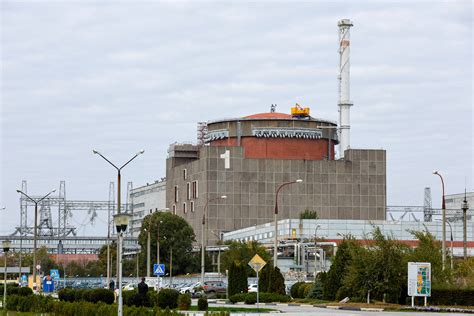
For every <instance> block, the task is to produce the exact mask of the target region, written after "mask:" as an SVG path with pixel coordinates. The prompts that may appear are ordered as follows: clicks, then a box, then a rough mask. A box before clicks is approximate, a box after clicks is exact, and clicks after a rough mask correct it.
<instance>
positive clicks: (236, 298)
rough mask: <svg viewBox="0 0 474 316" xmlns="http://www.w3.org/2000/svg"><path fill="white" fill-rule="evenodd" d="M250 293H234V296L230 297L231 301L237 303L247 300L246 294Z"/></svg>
mask: <svg viewBox="0 0 474 316" xmlns="http://www.w3.org/2000/svg"><path fill="white" fill-rule="evenodd" d="M247 294H249V293H241V294H234V295H232V296H230V297H229V301H230V302H231V303H232V304H235V303H237V302H243V301H245V296H246V295H247Z"/></svg>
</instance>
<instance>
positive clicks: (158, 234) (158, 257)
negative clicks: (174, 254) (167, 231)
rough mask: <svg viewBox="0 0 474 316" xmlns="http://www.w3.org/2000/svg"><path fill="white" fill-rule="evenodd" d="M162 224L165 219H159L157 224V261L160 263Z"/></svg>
mask: <svg viewBox="0 0 474 316" xmlns="http://www.w3.org/2000/svg"><path fill="white" fill-rule="evenodd" d="M160 224H163V221H159V223H158V226H157V230H158V233H157V236H156V263H157V264H160Z"/></svg>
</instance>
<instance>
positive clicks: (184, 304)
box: [178, 293, 191, 311]
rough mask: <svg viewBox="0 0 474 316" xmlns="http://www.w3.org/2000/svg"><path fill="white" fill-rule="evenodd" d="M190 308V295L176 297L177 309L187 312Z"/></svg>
mask: <svg viewBox="0 0 474 316" xmlns="http://www.w3.org/2000/svg"><path fill="white" fill-rule="evenodd" d="M190 307H191V295H189V293H187V294H180V295H179V297H178V308H179V309H180V310H182V311H187V310H189V308H190Z"/></svg>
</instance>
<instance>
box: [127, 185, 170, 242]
mask: <svg viewBox="0 0 474 316" xmlns="http://www.w3.org/2000/svg"><path fill="white" fill-rule="evenodd" d="M129 195H130V196H129V201H130V202H131V204H132V206H131V208H132V219H131V221H130V229H129V232H130V234H131V236H132V237H138V235H139V234H140V229H141V227H142V221H143V218H144V217H145V216H147V215H148V214H151V213H154V212H160V211H165V210H166V207H165V202H166V201H165V200H166V179H164V178H163V179H161V180H157V181H155V182H154V183H151V184H149V183H147V184H146V185H144V186H141V187H138V188H134V189H132V190H130V192H129Z"/></svg>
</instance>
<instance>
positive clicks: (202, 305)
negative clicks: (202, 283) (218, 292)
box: [198, 297, 209, 311]
mask: <svg viewBox="0 0 474 316" xmlns="http://www.w3.org/2000/svg"><path fill="white" fill-rule="evenodd" d="M208 308H209V304H208V303H207V298H205V297H200V298H199V299H198V310H199V311H207V309H208Z"/></svg>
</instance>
